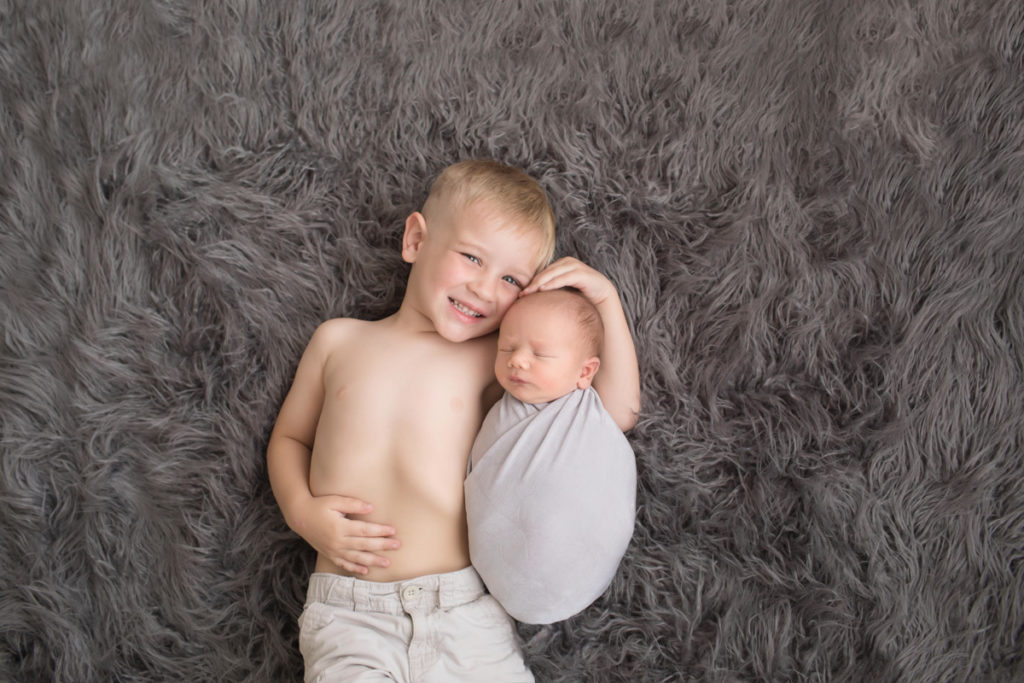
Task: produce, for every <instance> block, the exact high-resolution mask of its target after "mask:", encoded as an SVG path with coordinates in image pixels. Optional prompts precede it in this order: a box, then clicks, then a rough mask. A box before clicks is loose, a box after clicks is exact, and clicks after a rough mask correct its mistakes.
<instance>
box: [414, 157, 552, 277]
mask: <svg viewBox="0 0 1024 683" xmlns="http://www.w3.org/2000/svg"><path fill="white" fill-rule="evenodd" d="M479 199H489V200H491V201H494V202H496V203H497V204H498V205H499V206H500V207H501V208H502V209H503V210H505V211H507V212H508V213H509V214H510V215H512V216H514V217H516V218H520V219H522V220H523V222H524V223H526V226H525V227H528V228H534V229H536V230H537V231H538V232H539V233H540V236H541V240H542V244H541V252H540V257H541V263H540V265H541V267H544V266H546V265H547V264H548V263H550V262H551V258H552V257H553V256H554V253H555V214H554V211H552V210H551V204H550V203H548V197H547V195H546V194H545V193H544V189H543V188H541V186H540V185H539V184H538V183H537V181H536V180H534V179H533V178H531V177H530V176H529V175H527V174H526V173H524V172H523V171H521V170H519V169H518V168H515V167H514V166H508V165H507V164H502V163H500V162H497V161H491V160H489V159H470V160H467V161H460V162H458V163H456V164H452V165H451V166H449V167H447V168H446V169H444V170H443V171H442V172H441V175H439V176H438V177H437V179H436V180H435V181H434V183H433V184H432V185H431V186H430V194H429V195H428V196H427V201H426V203H425V204H424V206H423V210H424V212H427V211H428V210H429V208H430V206H431V205H432V204H435V203H438V202H441V201H445V200H447V201H454V202H456V203H458V204H460V205H462V206H466V205H468V204H471V203H472V202H474V201H477V200H479Z"/></svg>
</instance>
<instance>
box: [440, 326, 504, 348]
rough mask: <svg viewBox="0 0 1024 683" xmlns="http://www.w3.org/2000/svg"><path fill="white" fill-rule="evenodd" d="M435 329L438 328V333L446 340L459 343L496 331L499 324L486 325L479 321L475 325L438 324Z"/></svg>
mask: <svg viewBox="0 0 1024 683" xmlns="http://www.w3.org/2000/svg"><path fill="white" fill-rule="evenodd" d="M434 329H436V330H437V333H438V334H439V335H441V338H442V339H444V340H445V341H450V342H452V343H453V344H458V343H460V342H464V341H469V340H470V339H477V338H478V337H484V336H486V335H488V334H490V333H491V332H494V330H496V329H497V325H486V324H484V323H478V324H477V325H475V326H469V325H436V326H435V328H434Z"/></svg>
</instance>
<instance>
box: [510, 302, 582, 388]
mask: <svg viewBox="0 0 1024 683" xmlns="http://www.w3.org/2000/svg"><path fill="white" fill-rule="evenodd" d="M533 297H534V295H530V296H525V297H523V298H522V299H520V300H519V301H518V302H517V303H516V305H515V306H513V307H512V308H511V309H509V311H508V313H507V314H506V315H505V319H504V320H502V322H501V331H500V332H499V333H498V355H497V357H496V359H495V361H494V374H495V375H496V376H497V378H498V382H499V383H500V384H501V386H502V387H503V388H504V389H505V391H507V392H508V393H510V394H512V395H513V396H515V397H516V398H518V399H519V400H520V401H523V402H524V403H547V402H548V401H554V400H555V399H556V398H560V397H562V396H565V395H566V394H568V393H569V392H571V391H572V390H573V389H586V388H587V387H589V386H590V383H591V381H592V380H593V378H594V373H596V372H597V368H598V365H599V364H600V361H599V360H598V359H597V357H596V356H593V355H591V354H590V353H589V352H588V350H587V349H586V348H585V345H584V341H583V334H582V331H581V330H580V328H579V326H578V324H577V323H576V321H575V320H574V316H573V314H572V313H571V312H568V311H566V310H565V308H564V307H562V306H558V305H552V304H550V303H548V302H544V301H534V300H532V299H533Z"/></svg>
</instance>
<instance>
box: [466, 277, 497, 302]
mask: <svg viewBox="0 0 1024 683" xmlns="http://www.w3.org/2000/svg"><path fill="white" fill-rule="evenodd" d="M492 280H493V278H490V277H488V276H486V275H481V276H480V277H478V278H476V279H475V280H473V281H472V282H470V283H469V289H470V291H471V292H473V294H475V295H476V296H477V297H479V298H480V299H481V300H483V301H487V302H490V301H494V289H495V287H496V283H495V282H493V281H492Z"/></svg>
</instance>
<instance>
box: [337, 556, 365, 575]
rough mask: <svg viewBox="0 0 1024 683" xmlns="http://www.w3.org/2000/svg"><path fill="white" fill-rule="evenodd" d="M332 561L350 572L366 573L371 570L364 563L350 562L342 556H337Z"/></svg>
mask: <svg viewBox="0 0 1024 683" xmlns="http://www.w3.org/2000/svg"><path fill="white" fill-rule="evenodd" d="M332 562H334V564H336V565H338V566H339V567H341V568H342V569H344V570H345V571H347V572H349V573H350V574H365V573H366V572H368V571H369V569H368V568H367V567H365V566H364V565H361V564H356V563H355V562H349V561H348V560H345V559H343V558H340V557H335V558H334V559H333V560H332Z"/></svg>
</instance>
